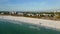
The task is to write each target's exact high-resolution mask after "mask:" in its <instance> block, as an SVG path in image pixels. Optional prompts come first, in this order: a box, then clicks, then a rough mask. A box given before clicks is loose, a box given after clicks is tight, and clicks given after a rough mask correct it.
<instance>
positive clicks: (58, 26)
mask: <svg viewBox="0 0 60 34" xmlns="http://www.w3.org/2000/svg"><path fill="white" fill-rule="evenodd" d="M0 18H2V19H8V20H16V21H21V22H25V23H29V24H36V25H41V26H44V27H49V28H55V29H60V21H54V20H45V19H36V18H29V17H17V16H0Z"/></svg>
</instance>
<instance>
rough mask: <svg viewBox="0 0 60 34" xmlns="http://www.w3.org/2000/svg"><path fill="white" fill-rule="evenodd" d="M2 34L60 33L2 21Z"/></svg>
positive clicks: (20, 23) (0, 22) (0, 32)
mask: <svg viewBox="0 0 60 34" xmlns="http://www.w3.org/2000/svg"><path fill="white" fill-rule="evenodd" d="M0 34H60V31H56V30H53V29H49V28H45V27H42V26H37V25H33V24H27V23H24V22H19V21H11V20H5V19H0Z"/></svg>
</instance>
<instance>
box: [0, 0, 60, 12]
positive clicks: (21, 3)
mask: <svg viewBox="0 0 60 34" xmlns="http://www.w3.org/2000/svg"><path fill="white" fill-rule="evenodd" d="M50 9H60V0H0V10H2V11H4V10H5V11H40V10H50Z"/></svg>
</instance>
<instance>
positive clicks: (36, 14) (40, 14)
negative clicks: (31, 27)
mask: <svg viewBox="0 0 60 34" xmlns="http://www.w3.org/2000/svg"><path fill="white" fill-rule="evenodd" d="M0 15H11V16H24V17H32V18H43V19H52V20H54V19H56V20H58V19H60V12H8V11H1V12H0Z"/></svg>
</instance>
